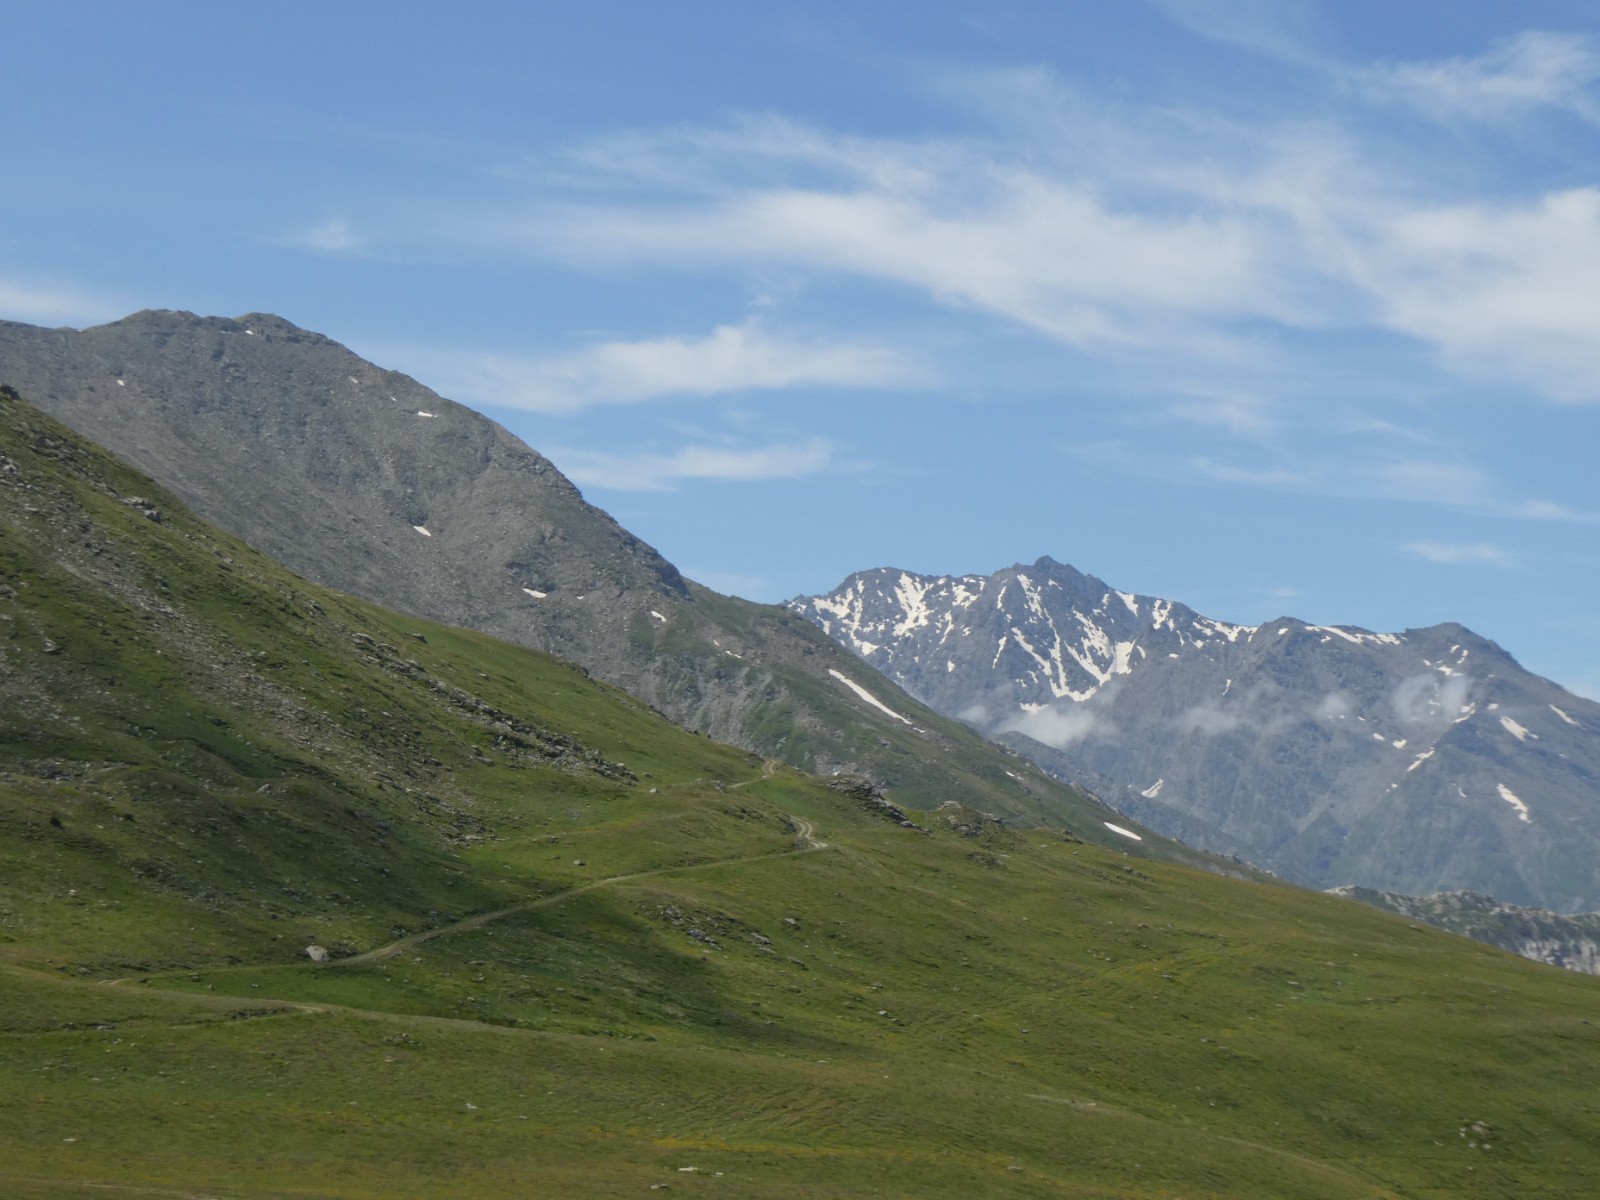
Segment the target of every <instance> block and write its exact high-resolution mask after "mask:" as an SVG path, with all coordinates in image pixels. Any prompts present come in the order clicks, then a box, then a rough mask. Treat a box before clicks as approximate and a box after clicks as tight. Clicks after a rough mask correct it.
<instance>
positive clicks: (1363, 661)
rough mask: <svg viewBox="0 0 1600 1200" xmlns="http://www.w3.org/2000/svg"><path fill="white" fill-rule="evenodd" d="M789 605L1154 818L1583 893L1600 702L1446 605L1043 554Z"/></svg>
mask: <svg viewBox="0 0 1600 1200" xmlns="http://www.w3.org/2000/svg"><path fill="white" fill-rule="evenodd" d="M790 608H791V610H792V611H794V612H795V613H796V614H797V615H800V616H803V617H805V618H806V619H807V620H809V621H811V622H813V623H814V624H816V625H817V627H818V628H820V629H821V630H823V631H824V632H825V633H827V634H828V635H829V636H831V637H832V638H834V639H835V640H836V641H837V642H838V643H839V644H840V645H842V646H844V647H846V648H848V649H849V650H851V651H852V652H853V653H855V654H857V655H859V656H860V657H861V658H862V659H863V660H864V661H866V662H868V663H871V664H872V665H873V666H875V667H877V668H878V669H879V670H880V671H882V672H883V673H884V674H886V675H888V676H889V677H890V678H891V679H893V680H894V681H895V682H896V683H898V684H900V686H901V687H903V688H905V689H906V691H908V692H909V693H911V694H912V695H913V696H916V697H917V698H918V699H920V700H922V701H923V702H924V703H926V704H928V705H929V706H930V707H932V708H935V709H937V710H939V711H940V712H944V713H947V714H949V715H951V716H956V717H959V718H961V719H962V720H965V721H968V722H970V723H971V724H972V725H973V726H974V727H975V728H977V729H979V730H981V731H983V732H984V733H986V734H988V735H990V736H993V737H997V738H1000V739H1002V740H1004V741H1005V742H1006V743H1007V744H1009V745H1011V746H1013V747H1014V748H1016V749H1017V750H1019V751H1020V752H1021V753H1023V754H1025V755H1027V756H1028V757H1029V758H1031V759H1032V760H1033V761H1034V762H1036V763H1039V764H1040V765H1042V766H1044V767H1045V768H1046V769H1047V770H1049V771H1051V772H1052V773H1053V774H1055V775H1057V776H1058V777H1059V778H1062V779H1066V780H1070V781H1072V782H1074V783H1077V784H1079V785H1080V786H1083V787H1085V788H1086V789H1089V790H1091V791H1094V792H1095V793H1097V794H1098V795H1100V796H1102V797H1104V798H1105V799H1106V800H1107V801H1108V802H1109V803H1111V804H1112V805H1113V806H1114V807H1117V808H1119V809H1121V810H1122V811H1123V812H1126V813H1128V814H1130V815H1131V816H1134V817H1136V818H1138V819H1139V820H1141V821H1144V822H1145V823H1147V824H1148V825H1150V826H1151V827H1152V828H1155V829H1158V830H1161V831H1162V832H1164V833H1167V834H1168V835H1170V836H1173V837H1177V838H1181V839H1183V840H1184V841H1186V842H1188V843H1190V844H1192V845H1196V846H1201V847H1204V848H1206V849H1209V850H1212V851H1214V852H1218V853H1222V854H1231V855H1237V856H1240V857H1242V858H1244V859H1247V860H1249V861H1251V862H1254V863H1256V864H1257V865H1259V866H1262V867H1265V868H1267V869H1269V870H1271V871H1274V872H1276V873H1278V874H1281V875H1283V876H1284V877H1286V878H1288V879H1291V880H1294V881H1296V882H1299V883H1303V884H1306V885H1308V886H1313V887H1318V888H1327V887H1331V886H1335V885H1339V884H1353V885H1358V886H1362V887H1368V888H1377V889H1383V890H1390V891H1397V892H1406V893H1411V894H1418V895H1420V894H1423V893H1428V892H1435V891H1445V890H1453V889H1473V890H1476V891H1480V892H1485V893H1488V894H1490V895H1494V896H1496V897H1499V898H1500V899H1501V900H1504V901H1507V902H1510V903H1515V904H1526V905H1533V906H1537V907H1540V908H1546V909H1552V910H1555V911H1557V912H1575V911H1581V910H1592V909H1595V908H1597V907H1600V705H1597V704H1595V703H1593V702H1591V701H1588V700H1584V699H1582V698H1580V697H1578V696H1574V695H1572V694H1571V693H1569V692H1567V691H1565V690H1564V689H1562V688H1561V687H1559V686H1557V685H1556V684H1554V683H1551V682H1550V681H1549V680H1546V679H1541V678H1539V677H1538V676H1535V675H1532V674H1530V673H1529V672H1527V671H1525V670H1523V669H1522V668H1521V667H1520V666H1519V665H1518V664H1517V663H1516V661H1515V660H1514V659H1512V658H1511V656H1510V655H1508V654H1506V653H1505V651H1503V650H1502V649H1501V648H1500V647H1498V646H1496V645H1495V644H1494V643H1493V642H1490V641H1488V640H1486V639H1484V638H1482V637H1479V636H1478V635H1476V634H1474V633H1473V632H1472V631H1470V630H1468V629H1465V628H1463V627H1461V626H1459V625H1438V626H1433V627H1431V628H1427V629H1411V630H1406V631H1405V632H1404V633H1371V632H1368V631H1366V630H1361V629H1354V628H1343V627H1329V626H1318V625H1311V624H1308V623H1306V622H1304V621H1297V620H1294V619H1291V618H1287V617H1286V618H1281V619H1279V620H1275V621H1271V622H1268V623H1267V624H1265V625H1261V626H1245V625H1232V624H1228V623H1226V622H1223V621H1216V620H1213V619H1211V618H1209V617H1205V616H1202V615H1200V614H1199V613H1196V612H1195V611H1193V610H1192V609H1190V608H1187V607H1186V606H1184V605H1182V604H1179V603H1176V602H1174V601H1171V600H1164V599H1158V598H1156V597H1152V596H1140V595H1134V594H1132V593H1126V592H1119V591H1117V590H1115V589H1113V588H1111V587H1109V586H1107V585H1106V584H1105V583H1103V582H1101V581H1100V580H1098V579H1096V578H1094V577H1093V576H1089V575H1085V574H1083V573H1081V572H1079V571H1077V570H1074V569H1073V568H1072V567H1070V566H1066V565H1064V564H1061V563H1058V562H1055V561H1054V560H1052V559H1050V558H1041V559H1040V560H1039V561H1038V562H1036V563H1034V564H1033V565H1031V566H1023V565H1018V566H1015V567H1011V568H1008V569H1007V570H1004V571H999V572H996V573H995V574H993V575H988V576H982V575H968V576H960V577H952V576H927V575H918V574H914V573H912V572H909V571H900V570H893V569H880V570H873V571H864V572H860V573H858V574H856V575H852V576H851V577H850V578H849V579H847V580H845V582H844V583H843V584H841V585H840V586H839V587H838V588H837V589H835V590H834V591H833V592H831V593H829V594H827V595H822V596H807V597H800V598H797V599H795V600H794V601H791V603H790Z"/></svg>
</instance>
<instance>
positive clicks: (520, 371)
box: [436, 322, 921, 413]
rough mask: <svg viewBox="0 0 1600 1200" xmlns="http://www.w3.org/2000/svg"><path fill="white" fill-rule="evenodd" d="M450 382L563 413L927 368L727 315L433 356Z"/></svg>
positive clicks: (477, 393)
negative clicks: (695, 326)
mask: <svg viewBox="0 0 1600 1200" xmlns="http://www.w3.org/2000/svg"><path fill="white" fill-rule="evenodd" d="M436 357H439V358H445V359H448V361H443V362H438V364H437V365H439V366H440V367H441V373H442V375H443V376H444V380H443V382H444V384H445V386H447V387H448V386H454V388H455V389H456V394H460V395H465V396H470V397H472V398H473V399H476V400H479V401H481V402H483V403H486V404H495V405H499V406H501V407H505V408H517V409H523V410H527V411H531V412H544V413H565V412H574V411H577V410H579V409H583V408H588V407H590V406H593V405H597V404H631V403H638V402H640V401H644V400H653V399H657V398H660V397H664V396H709V395H719V394H724V393H729V392H744V391H757V390H773V389H781V388H792V387H854V388H894V387H904V386H907V385H909V384H911V383H913V382H915V381H917V380H918V379H919V378H920V377H921V373H920V371H919V370H918V369H916V368H914V367H913V366H912V365H911V363H909V362H908V361H907V360H906V359H905V358H904V357H903V356H901V355H900V354H898V353H896V352H894V351H892V350H889V349H886V348H883V347H880V346H872V345H867V344H864V343H857V342H848V341H829V340H823V339H811V340H806V339H801V338H796V337H787V336H782V335H777V334H773V333H770V332H768V331H767V330H765V329H764V328H762V326H761V325H759V324H757V323H754V322H747V323H745V324H743V325H722V326H718V327H717V328H716V329H714V330H713V331H712V332H711V333H710V334H709V335H707V336H705V337H700V338H683V337H660V338H648V339H644V340H641V341H608V342H600V343H596V344H595V345H592V346H588V347H585V348H584V349H582V350H579V351H577V352H576V353H573V354H566V355H559V356H555V357H549V358H530V357H509V356H503V355H467V354H459V353H457V354H452V355H448V356H436Z"/></svg>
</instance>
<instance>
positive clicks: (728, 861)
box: [324, 817, 828, 967]
mask: <svg viewBox="0 0 1600 1200" xmlns="http://www.w3.org/2000/svg"><path fill="white" fill-rule="evenodd" d="M789 819H790V820H791V821H793V822H794V824H795V828H796V830H797V831H798V833H799V839H798V840H800V841H804V842H805V843H806V844H805V845H804V846H802V847H800V848H799V849H795V850H777V851H774V852H773V853H771V854H750V855H746V856H744V857H742V858H718V859H713V860H712V861H710V862H703V863H690V864H688V865H687V866H680V867H656V868H655V869H653V870H649V871H631V872H629V873H628V874H626V875H607V876H606V877H605V878H604V879H596V880H595V881H594V882H593V883H585V884H580V885H579V886H578V887H575V888H568V889H567V890H566V891H564V892H554V893H552V894H551V895H548V896H541V897H540V898H539V899H537V900H524V901H523V902H522V903H520V904H511V905H508V906H506V907H505V908H497V909H495V910H494V911H493V912H486V913H479V914H478V915H477V916H473V917H466V918H464V919H462V920H460V921H457V922H455V923H454V924H452V925H441V926H440V927H439V928H437V929H429V930H426V931H424V932H422V933H414V934H412V935H411V936H409V937H403V938H400V939H399V940H398V941H393V942H390V943H389V944H388V945H386V946H379V947H377V948H376V949H375V950H368V951H366V952H364V953H362V954H353V955H351V956H350V957H349V958H341V959H338V960H336V961H334V962H330V963H327V964H324V965H325V967H349V966H355V965H357V964H359V963H369V962H376V961H377V960H379V959H383V958H393V957H394V956H395V955H397V954H403V953H404V952H405V951H407V950H409V949H411V948H412V947H413V946H420V945H421V944H422V943H423V942H428V941H432V940H433V939H434V938H436V937H443V936H445V935H446V934H450V933H462V932H464V931H466V930H469V929H481V928H482V927H483V926H485V925H488V924H490V923H491V922H494V921H498V920H500V919H501V918H502V917H509V916H513V915H515V914H516V913H520V912H528V911H530V910H532V909H535V908H543V907H545V906H546V905H547V904H559V903H560V902H561V901H563V900H568V899H571V898H572V897H573V896H581V895H583V893H585V892H592V891H594V890H595V889H596V888H603V887H610V886H611V885H612V884H614V883H627V882H629V881H630V880H634V879H651V878H654V877H656V876H659V875H682V874H686V873H687V872H689V871H709V870H711V869H712V868H713V867H733V866H738V865H740V864H741V863H753V862H765V861H766V860H768V859H772V858H792V857H793V856H794V855H796V854H810V853H811V852H812V851H815V850H826V849H827V848H828V843H827V842H819V841H817V840H816V839H815V838H814V837H812V836H811V835H812V832H813V830H814V828H815V827H814V826H813V825H812V824H811V822H810V821H805V820H802V819H801V818H799V817H790V818H789Z"/></svg>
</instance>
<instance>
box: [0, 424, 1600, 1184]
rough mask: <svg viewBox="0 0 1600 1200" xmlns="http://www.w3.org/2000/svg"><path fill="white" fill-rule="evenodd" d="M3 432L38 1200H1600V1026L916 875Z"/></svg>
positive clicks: (1290, 951) (1208, 932)
mask: <svg viewBox="0 0 1600 1200" xmlns="http://www.w3.org/2000/svg"><path fill="white" fill-rule="evenodd" d="M0 417H3V420H0V576H3V583H0V689H3V690H0V937H3V939H4V940H3V941H0V1047H3V1051H0V1192H3V1193H4V1194H7V1195H17V1196H21V1197H68V1196H70V1197H80V1196H83V1197H86V1196H103V1195H106V1194H111V1193H113V1192H120V1193H121V1194H129V1195H150V1196H194V1195H208V1196H227V1197H287V1196H315V1197H380V1196H383V1197H387V1196H397V1195H399V1196H438V1197H456V1196H474V1197H476V1196H485V1197H493V1196H519V1197H520V1196H527V1195H549V1196H580V1197H581V1196H608V1197H609V1196H637V1195H644V1194H650V1192H651V1189H652V1188H655V1187H658V1185H668V1186H669V1187H670V1189H671V1192H670V1193H668V1194H674V1193H675V1194H679V1195H681V1194H685V1193H689V1194H701V1193H705V1194H722V1195H734V1196H745V1195H752V1196H753V1195H759V1196H773V1197H801V1196H810V1197H836V1196H855V1195H874V1194H876V1195H885V1196H907V1195H913V1196H951V1197H955V1196H961V1197H967V1196H976V1195H984V1196H987V1195H995V1196H1003V1195H1010V1196H1037V1197H1063V1196H1070V1197H1086V1196H1094V1197H1179V1196H1181V1197H1188V1198H1193V1197H1236V1196H1269V1197H1279V1196H1285V1197H1300V1196H1304V1197H1385V1196H1392V1197H1400V1196H1406V1197H1430V1198H1431V1197H1441V1196H1486V1197H1487V1196H1505V1197H1512V1196H1517V1197H1521V1196H1582V1195H1591V1194H1596V1193H1600V1149H1597V1147H1600V1137H1597V1136H1596V1135H1597V1133H1600V1128H1597V1126H1600V1101H1597V1100H1596V1098H1595V1096H1596V1094H1595V1092H1594V1080H1595V1078H1596V1070H1597V1068H1600V1029H1597V1026H1596V1024H1593V1023H1592V1022H1600V980H1595V979H1592V978H1588V977H1581V976H1574V975H1570V974H1565V973H1562V972H1560V971H1557V970H1554V969H1551V968H1546V967H1541V966H1538V965H1536V964H1532V963H1528V962H1524V961H1521V960H1518V959H1515V958H1512V957H1510V956H1509V955H1505V954H1503V953H1500V952H1497V951H1493V950H1490V949H1488V948H1486V947H1482V946H1478V945H1475V944H1473V943H1470V942H1466V941H1463V940H1460V939H1457V938H1453V937H1450V936H1449V935H1446V934H1443V933H1439V932H1436V931H1432V930H1426V929H1421V928H1414V927H1412V926H1411V925H1410V924H1409V923H1408V922H1406V921H1405V920H1403V919H1398V918H1394V917H1391V916H1387V915H1385V914H1382V913H1377V912H1373V911H1370V910H1367V909H1365V908H1363V907H1361V906H1359V905H1356V904H1352V903H1348V902H1344V901H1340V900H1337V899H1335V898H1331V897H1325V896H1319V895H1315V894H1311V893H1306V892H1301V891H1297V890H1294V889H1289V888H1283V887H1278V886H1274V885H1268V884H1261V883H1246V882H1241V881H1237V880H1231V879H1225V878H1221V877H1218V876H1214V875H1207V874H1203V873H1200V872H1196V871H1192V870H1189V869H1186V868H1184V867H1181V866H1176V865H1171V864H1167V863H1162V862H1153V861H1148V860H1141V859H1134V858H1130V857H1127V856H1125V855H1124V854H1121V853H1118V852H1117V851H1115V850H1113V849H1110V848H1107V847H1103V846H1098V845H1095V844H1092V843H1090V842H1086V841H1083V840H1079V839H1078V838H1077V837H1075V836H1074V835H1072V834H1071V833H1068V832H1064V831H1060V830H1054V831H1052V830H1045V829H1031V830H1012V829H1006V828H1004V827H1000V826H996V825H994V824H993V823H991V822H988V821H985V820H983V819H982V818H981V817H980V816H978V815H977V814H975V813H972V812H970V811H967V810H962V809H949V810H942V811H938V812H934V813H931V814H916V813H913V814H911V815H912V818H913V823H914V825H916V826H917V827H916V828H906V827H905V826H903V825H901V824H900V822H899V818H897V817H896V816H895V815H894V814H893V813H891V812H888V811H886V810H885V809H884V808H882V807H881V806H878V805H875V804H874V803H873V802H872V801H871V798H870V797H866V798H863V797H862V796H860V795H858V794H851V793H850V792H849V790H848V789H845V790H839V789H836V788H834V787H830V786H828V784H827V781H823V780H817V779H814V778H811V777H808V776H804V775H801V774H799V773H796V772H794V771H791V770H789V769H787V768H783V767H779V766H776V765H775V764H773V763H770V762H765V761H763V760H762V759H760V758H758V757H754V756H751V755H747V754H744V753H741V752H739V751H735V750H732V749H729V748H727V747H723V746H719V745H717V744H715V743H713V742H710V741H708V740H707V739H705V738H702V737H697V736H693V735H690V734H686V733H684V732H683V731H681V730H678V729H676V728H674V727H672V726H670V725H668V724H666V723H665V722H663V721H661V720H660V719H659V718H658V717H657V716H656V715H655V714H654V713H652V712H651V711H650V710H649V709H648V708H647V707H645V706H644V705H642V704H640V703H639V702H637V701H635V700H633V699H631V698H629V697H628V696H626V695H625V694H623V693H621V692H619V691H617V690H615V689H612V688H608V687H604V686H601V685H597V684H595V683H594V682H592V681H590V680H588V679H587V678H585V677H584V676H583V674H582V673H581V672H580V671H577V670H575V669H573V668H570V667H568V666H565V665H563V664H561V663H558V662H556V661H555V660H552V659H549V658H546V657H544V656H541V655H538V654H536V653H533V652H530V651H524V650H518V649H515V648H511V647H507V646H504V645H502V644H500V643H497V642H494V641H492V640H491V639H488V638H486V637H483V636H480V635H477V634H469V633H463V632H460V631H456V630H448V629H444V628H441V627H438V626H432V625H428V624H426V623H424V622H420V621H416V620H412V619H408V618H401V617H397V616H394V615H392V614H388V613H385V612H383V611H381V610H377V609H374V608H372V607H370V606H367V605H364V604H361V603H358V602H355V601H352V600H349V599H347V598H344V597H341V596H337V595H335V594H332V593H329V592H327V591H324V590H322V589H319V588H315V587H313V586H311V585H309V584H306V583H304V582H303V581H300V580H298V579H296V578H295V577H293V576H291V575H289V574H288V573H286V572H284V571H282V570H281V569H280V568H278V567H277V566H276V565H275V564H273V563H272V562H271V561H270V560H267V559H265V558H263V557H261V556H259V555H256V554H254V553H253V552H252V551H250V550H248V549H247V548H245V547H244V546H242V545H241V544H240V543H238V542H236V541H234V540H232V539H229V538H227V537H226V536H224V535H221V534H219V533H217V532H216V531H215V530H213V529H210V528H209V527H207V526H204V525H202V524H201V523H199V522H197V521H195V520H194V519H193V518H192V517H190V516H189V515H188V514H186V513H185V512H184V511H183V509H182V508H181V506H180V505H178V504H177V503H176V502H175V501H174V500H173V499H172V498H171V497H169V496H166V495H163V494H161V493H159V492H157V491H156V490H154V489H153V488H152V486H151V485H150V484H149V483H148V481H145V480H143V479H141V478H140V477H138V476H136V475H135V474H134V473H132V472H131V471H128V470H126V469H125V468H123V467H121V466H120V465H119V464H117V463H116V462H115V461H114V460H110V459H109V458H107V457H106V456H104V455H102V454H100V453H99V452H98V451H96V450H94V449H93V448H92V447H89V446H86V445H84V444H82V443H81V442H79V441H78V440H76V439H74V438H72V437H71V435H69V434H67V433H66V432H65V431H64V430H63V429H62V428H61V427H59V426H56V425H55V424H54V423H53V422H49V421H47V420H45V419H43V418H41V417H39V416H38V415H37V414H35V413H33V412H32V411H31V410H29V409H28V408H26V406H24V405H23V404H22V403H21V402H20V401H17V400H15V399H13V398H8V397H6V398H0ZM152 514H153V516H152ZM418 635H420V638H419V636H418ZM1080 832H1084V833H1087V832H1088V829H1087V828H1085V829H1083V830H1080ZM1130 845H1131V844H1130ZM493 914H499V915H497V916H496V915H493ZM312 944H316V945H321V946H324V947H326V948H328V949H329V950H330V951H331V952H332V954H333V956H334V961H332V962H329V963H326V964H315V963H312V962H311V961H309V960H308V959H307V958H306V956H305V953H304V950H305V947H306V946H308V945H312ZM687 1168H693V1169H692V1170H690V1169H687ZM105 1185H114V1187H111V1188H110V1189H108V1188H107V1186H105Z"/></svg>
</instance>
